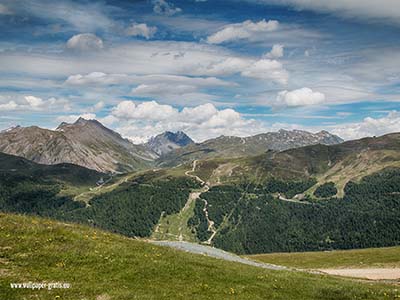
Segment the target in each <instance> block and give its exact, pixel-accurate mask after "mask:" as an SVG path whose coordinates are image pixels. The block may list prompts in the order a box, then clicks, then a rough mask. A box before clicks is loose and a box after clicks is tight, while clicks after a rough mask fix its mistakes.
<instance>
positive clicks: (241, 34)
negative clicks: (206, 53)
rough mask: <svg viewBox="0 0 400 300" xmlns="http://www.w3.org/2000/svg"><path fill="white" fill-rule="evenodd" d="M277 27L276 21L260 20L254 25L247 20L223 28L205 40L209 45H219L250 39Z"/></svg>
mask: <svg viewBox="0 0 400 300" xmlns="http://www.w3.org/2000/svg"><path fill="white" fill-rule="evenodd" d="M278 27H279V22H278V21H276V20H269V21H265V20H261V21H259V22H256V23H255V22H253V21H251V20H247V21H244V22H243V23H235V24H230V25H227V26H225V27H223V28H222V29H221V30H219V31H217V32H216V33H214V34H212V35H210V36H209V37H208V38H207V42H208V43H210V44H221V43H225V42H230V41H236V40H242V39H251V38H252V37H254V36H255V35H260V34H265V33H267V32H271V31H275V30H277V29H278Z"/></svg>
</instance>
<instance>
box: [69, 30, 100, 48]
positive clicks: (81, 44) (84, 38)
mask: <svg viewBox="0 0 400 300" xmlns="http://www.w3.org/2000/svg"><path fill="white" fill-rule="evenodd" d="M67 48H68V49H73V50H78V51H90V50H100V49H102V48H103V41H102V39H101V38H99V37H98V36H96V35H94V34H92V33H81V34H77V35H74V36H73V37H71V38H70V39H69V40H68V42H67Z"/></svg>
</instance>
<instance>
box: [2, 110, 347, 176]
mask: <svg viewBox="0 0 400 300" xmlns="http://www.w3.org/2000/svg"><path fill="white" fill-rule="evenodd" d="M341 142H343V140H342V139H341V138H340V137H338V136H336V135H333V134H330V133H329V132H327V131H320V132H317V133H315V134H314V133H310V132H307V131H302V130H291V131H288V130H284V129H281V130H279V131H277V132H267V133H262V134H258V135H254V136H248V137H236V136H228V137H227V136H220V137H217V138H213V139H209V140H206V141H204V142H202V143H195V142H194V141H193V140H192V139H191V138H190V137H189V136H188V135H187V134H186V133H184V132H183V131H177V132H170V131H166V132H164V133H161V134H159V135H157V136H154V137H152V138H151V139H150V140H149V141H148V142H147V143H144V144H134V143H132V142H131V141H130V140H129V139H127V138H124V137H122V136H121V135H120V134H119V133H118V132H115V131H113V130H111V129H109V128H107V127H106V126H104V125H103V124H101V123H100V122H99V121H97V120H86V119H84V118H78V119H77V120H76V121H75V122H74V123H66V122H62V123H61V124H60V125H59V126H58V127H57V128H56V129H55V130H50V129H45V128H41V127H38V126H28V127H21V126H15V127H13V128H9V129H7V130H3V131H1V132H0V152H4V153H7V154H12V155H17V156H21V157H24V158H26V159H29V160H32V161H34V162H37V163H42V164H49V165H52V164H58V163H72V164H76V165H80V166H83V167H87V168H90V169H94V170H97V171H100V172H117V173H125V172H130V171H135V170H141V169H148V168H152V167H153V166H161V167H169V166H176V165H179V164H181V163H185V162H188V161H192V160H194V159H204V158H209V157H241V156H253V155H258V154H262V153H264V152H266V151H267V150H271V149H272V150H275V151H283V150H287V149H291V148H297V147H301V146H307V145H312V144H318V143H322V144H327V145H331V144H337V143H341Z"/></svg>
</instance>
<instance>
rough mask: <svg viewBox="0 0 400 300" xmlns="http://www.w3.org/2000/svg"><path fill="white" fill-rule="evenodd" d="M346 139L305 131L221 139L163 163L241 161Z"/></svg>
mask: <svg viewBox="0 0 400 300" xmlns="http://www.w3.org/2000/svg"><path fill="white" fill-rule="evenodd" d="M342 142H343V139H341V138H340V137H338V136H336V135H333V134H330V133H329V132H327V131H320V132H318V133H315V134H314V133H310V132H307V131H303V130H292V131H288V130H283V129H281V130H279V131H277V132H267V133H262V134H258V135H254V136H249V137H243V138H242V137H235V136H220V137H217V138H215V139H210V140H207V141H205V142H203V143H199V144H189V145H188V146H186V147H183V148H179V149H176V150H174V151H171V152H170V153H168V154H166V155H165V156H164V157H163V158H162V160H161V161H160V162H159V163H160V164H161V165H165V166H170V165H171V166H172V165H177V164H179V163H182V162H186V161H191V160H194V159H204V158H209V157H240V156H251V155H258V154H262V153H264V152H266V151H267V150H276V151H284V150H287V149H292V148H298V147H302V146H308V145H315V144H324V145H334V144H339V143H342Z"/></svg>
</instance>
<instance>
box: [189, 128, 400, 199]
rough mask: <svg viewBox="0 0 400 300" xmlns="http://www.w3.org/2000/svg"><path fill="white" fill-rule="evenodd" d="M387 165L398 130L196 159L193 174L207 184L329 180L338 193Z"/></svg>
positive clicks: (395, 152)
mask: <svg viewBox="0 0 400 300" xmlns="http://www.w3.org/2000/svg"><path fill="white" fill-rule="evenodd" d="M389 167H400V133H391V134H387V135H383V136H380V137H368V138H363V139H359V140H351V141H346V142H343V143H340V144H335V145H322V144H317V145H309V146H304V147H299V148H293V149H288V150H285V151H280V152H277V151H267V152H265V153H263V154H260V155H256V156H248V157H239V158H209V159H205V160H199V161H198V162H197V167H196V170H197V171H196V173H195V174H197V175H199V176H200V175H201V176H200V177H201V178H202V179H203V180H207V181H210V182H211V183H216V182H219V183H230V182H238V181H243V180H244V181H256V182H264V181H265V180H268V178H271V177H275V178H280V179H283V180H302V179H305V178H311V177H316V178H317V179H318V184H317V185H319V184H323V183H325V182H328V181H333V182H335V184H336V185H337V188H338V195H339V196H342V195H343V194H344V192H343V190H344V187H345V185H346V184H347V183H348V182H349V181H350V180H359V179H360V178H362V177H364V176H367V175H370V174H372V173H373V172H377V171H380V170H383V169H385V168H389Z"/></svg>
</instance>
